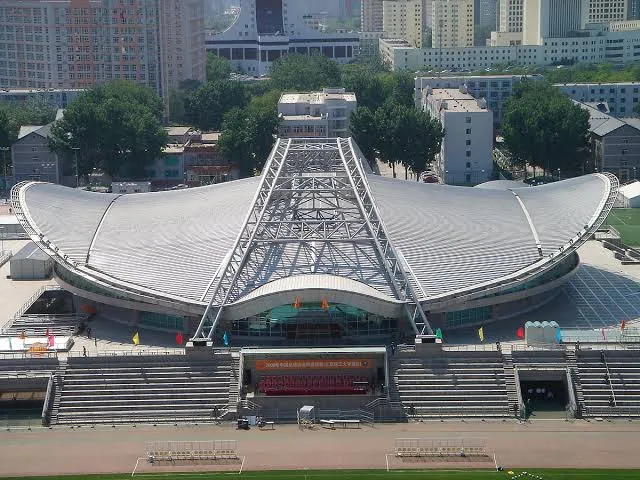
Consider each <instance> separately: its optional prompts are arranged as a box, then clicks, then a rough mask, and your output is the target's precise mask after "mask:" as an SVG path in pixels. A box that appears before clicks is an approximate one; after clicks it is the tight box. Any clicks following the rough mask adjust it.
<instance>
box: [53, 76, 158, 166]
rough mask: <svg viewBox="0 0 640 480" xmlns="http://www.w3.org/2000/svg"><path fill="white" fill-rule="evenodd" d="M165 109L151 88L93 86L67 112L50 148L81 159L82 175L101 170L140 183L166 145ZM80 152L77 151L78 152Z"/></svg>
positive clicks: (122, 84)
mask: <svg viewBox="0 0 640 480" xmlns="http://www.w3.org/2000/svg"><path fill="white" fill-rule="evenodd" d="M162 115H163V105H162V101H161V99H160V97H159V96H158V95H157V94H156V93H155V92H154V91H153V90H151V89H149V88H147V87H144V86H141V85H137V84H134V83H131V82H126V81H115V82H110V83H106V84H104V85H100V86H97V87H94V88H92V89H90V90H88V91H87V92H85V93H83V94H81V95H80V96H79V97H78V98H77V99H76V100H75V101H74V102H73V103H72V104H71V105H69V107H68V108H67V109H66V110H65V114H64V117H63V118H62V120H59V121H58V122H56V123H55V124H54V126H53V128H52V131H51V140H50V141H51V147H52V149H53V150H54V151H56V152H58V153H59V154H62V155H66V156H68V157H71V156H73V155H75V154H77V156H78V175H79V176H84V175H86V174H88V173H90V172H91V171H92V169H93V168H100V169H102V170H103V171H105V172H107V173H108V174H110V175H112V176H117V175H119V174H121V173H123V174H126V175H128V176H131V177H134V178H139V177H143V176H144V170H145V167H147V166H148V165H149V164H151V163H152V162H153V161H154V160H155V159H156V158H157V157H158V156H159V155H160V153H161V151H162V148H163V147H164V145H166V142H167V135H166V133H165V131H164V129H163V128H162V124H161V118H162ZM76 148H77V149H78V150H77V151H75V149H76Z"/></svg>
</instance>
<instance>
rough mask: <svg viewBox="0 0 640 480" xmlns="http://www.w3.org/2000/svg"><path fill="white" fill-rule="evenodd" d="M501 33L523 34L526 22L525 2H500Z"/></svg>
mask: <svg viewBox="0 0 640 480" xmlns="http://www.w3.org/2000/svg"><path fill="white" fill-rule="evenodd" d="M499 9H500V24H499V27H500V31H501V32H509V33H518V32H522V22H523V20H524V0H500V6H499Z"/></svg>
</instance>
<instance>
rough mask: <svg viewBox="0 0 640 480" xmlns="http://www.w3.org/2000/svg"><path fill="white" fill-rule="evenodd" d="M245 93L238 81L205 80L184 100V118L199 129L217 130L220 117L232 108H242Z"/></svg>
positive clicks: (220, 123) (245, 96) (244, 101)
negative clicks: (205, 81)
mask: <svg viewBox="0 0 640 480" xmlns="http://www.w3.org/2000/svg"><path fill="white" fill-rule="evenodd" d="M246 103H247V95H246V92H245V90H244V87H243V85H242V84H241V83H240V82H235V81H232V80H216V81H214V82H207V83H205V84H204V85H202V86H201V87H200V88H198V89H197V90H196V91H194V92H192V94H191V95H189V96H188V97H187V98H186V100H185V116H186V119H187V120H188V121H189V122H190V123H191V124H192V125H194V126H196V127H198V128H199V129H200V130H205V131H206V130H217V129H219V128H220V127H221V126H222V119H223V117H224V115H225V113H227V112H228V111H230V110H231V109H233V108H240V109H242V108H243V107H244V106H245V105H246Z"/></svg>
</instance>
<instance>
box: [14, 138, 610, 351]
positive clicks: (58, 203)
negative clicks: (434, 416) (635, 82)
mask: <svg viewBox="0 0 640 480" xmlns="http://www.w3.org/2000/svg"><path fill="white" fill-rule="evenodd" d="M617 186H618V185H617V181H616V179H615V177H612V176H609V175H606V174H594V175H587V176H583V177H580V178H574V179H570V180H564V181H561V182H556V183H553V184H550V185H545V186H541V187H525V188H512V186H509V188H504V189H500V188H494V189H480V188H463V187H452V186H448V185H432V184H424V183H420V182H410V181H402V180H396V179H387V178H382V177H379V176H377V175H374V174H373V173H372V172H371V169H370V168H369V166H368V163H367V162H366V160H365V159H364V158H363V157H362V154H361V153H360V151H359V149H358V147H357V145H355V144H354V143H353V141H352V140H351V139H314V140H310V139H280V140H278V142H277V143H276V145H275V147H274V149H273V151H272V153H271V155H270V157H269V160H268V161H267V163H266V165H265V167H264V170H263V173H262V176H261V177H260V178H248V179H244V180H239V181H234V182H228V183H223V184H219V185H213V186H210V187H201V188H191V189H185V190H177V191H172V192H157V193H149V194H140V195H116V194H97V193H91V192H84V191H78V190H74V189H68V188H65V187H61V186H57V185H50V184H42V183H34V182H26V183H23V184H21V185H18V186H16V187H15V188H14V189H13V190H12V195H11V201H12V207H13V209H14V212H15V213H16V215H17V217H18V219H19V220H20V222H21V224H22V225H23V226H24V228H25V229H26V230H27V232H28V234H29V235H30V237H31V238H32V239H33V241H34V242H36V243H37V244H38V246H39V247H40V248H42V249H43V250H44V251H46V252H47V253H48V254H49V255H50V256H51V257H52V258H54V259H55V261H56V267H55V275H56V279H57V281H58V282H59V283H60V285H61V286H63V287H64V288H65V289H67V290H69V291H71V292H74V293H76V294H77V295H79V296H80V297H82V298H83V299H85V301H88V302H96V303H101V304H105V305H111V306H115V307H119V308H126V309H133V310H137V311H144V312H156V313H158V314H161V315H172V316H179V317H180V318H181V319H182V320H181V322H182V321H184V325H185V329H187V330H189V331H192V332H195V333H194V338H195V339H199V340H202V341H210V340H214V341H218V340H219V339H220V337H221V333H222V332H224V331H229V332H232V334H233V335H235V336H236V338H238V337H240V338H242V337H243V336H247V335H248V336H252V335H258V336H260V337H262V338H264V339H270V340H273V341H276V340H277V341H280V342H286V341H287V339H288V338H290V337H289V336H288V335H289V334H290V332H291V330H289V329H288V328H289V326H291V325H293V326H294V330H295V328H297V327H296V325H298V326H300V325H302V324H304V325H305V329H306V330H305V331H306V332H307V333H308V334H309V335H311V334H313V332H316V333H317V334H319V333H318V327H317V325H318V324H322V325H325V327H326V325H328V323H327V322H330V323H329V324H330V325H333V326H334V327H335V328H334V327H332V328H328V327H327V328H328V329H327V328H325V330H323V331H322V332H320V333H322V334H323V335H325V334H328V335H329V336H328V337H325V340H327V341H331V340H332V339H333V340H336V341H340V339H351V341H366V340H363V339H364V338H365V337H366V338H368V337H370V336H372V335H373V336H385V337H386V338H388V336H389V335H390V334H392V333H394V332H396V333H397V332H405V333H409V334H410V335H412V334H417V333H421V332H425V333H430V332H432V331H433V329H434V328H436V327H439V326H445V325H446V322H447V319H449V315H452V316H453V317H455V318H457V319H458V320H457V323H456V326H464V325H465V324H467V323H465V322H472V323H473V322H477V321H483V322H486V321H490V320H491V319H492V318H495V317H493V314H492V309H491V308H490V307H487V305H496V304H501V303H503V304H506V303H509V302H510V303H511V308H510V311H512V312H513V311H514V310H515V309H516V307H517V306H518V305H519V306H520V308H521V309H524V308H527V309H530V308H531V305H532V302H533V304H535V302H536V301H537V300H536V298H538V297H537V296H538V295H542V296H545V297H548V295H549V292H550V291H552V290H553V289H554V288H556V287H557V285H559V284H560V283H562V282H563V281H566V279H567V278H568V277H567V275H569V274H570V273H571V272H573V271H574V270H575V268H576V267H577V265H578V260H577V256H576V255H575V254H574V252H575V249H576V248H578V246H580V245H581V244H582V243H583V242H584V241H585V240H586V239H587V238H589V236H590V235H591V234H592V233H593V232H594V231H595V230H596V229H597V228H598V226H599V225H600V224H601V222H602V221H603V220H604V218H605V217H606V215H607V214H608V212H609V210H610V208H611V206H612V205H613V202H614V200H615V197H616V196H617ZM61 211H63V212H65V213H66V214H65V215H59V214H58V213H59V212H61ZM471 311H473V312H472V313H473V315H471V314H470V313H469V312H471ZM323 312H324V313H323ZM465 312H466V313H465ZM463 314H464V315H463ZM464 318H466V319H467V320H466V321H464V320H461V319H464ZM371 322H373V323H371ZM265 325H267V326H266V327H265ZM365 327H366V332H368V333H362V332H363V331H364V330H363V329H364V328H365ZM370 327H371V329H370ZM374 327H375V328H374ZM265 328H266V329H265ZM252 332H253V333H252ZM258 332H261V333H258ZM287 332H289V333H287ZM309 332H311V333H309ZM327 332H330V333H327ZM294 333H295V332H294Z"/></svg>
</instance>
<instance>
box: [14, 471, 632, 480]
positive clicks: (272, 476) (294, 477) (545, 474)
mask: <svg viewBox="0 0 640 480" xmlns="http://www.w3.org/2000/svg"><path fill="white" fill-rule="evenodd" d="M525 471H526V472H529V473H531V474H533V475H522V476H519V477H518V475H519V474H521V473H523V472H525ZM230 475H237V474H230V473H229V472H226V473H184V474H180V473H177V472H176V473H157V474H153V473H141V474H137V475H136V476H135V478H138V477H140V478H149V479H151V478H164V479H173V478H179V479H181V480H208V479H213V480H222V479H224V478H229V476H230ZM534 475H535V476H534ZM513 477H517V478H518V479H522V480H524V479H537V478H542V479H543V480H582V479H584V480H605V479H606V480H632V479H636V478H640V471H638V470H561V469H551V470H548V469H514V470H512V471H510V470H508V469H507V470H506V471H504V472H496V471H495V470H482V471H464V470H450V471H449V470H395V471H394V470H392V471H391V472H386V471H384V470H325V471H314V470H308V471H279V472H244V473H242V475H241V478H246V479H248V480H334V479H335V480H383V479H387V478H388V479H392V480H422V479H424V480H493V479H504V480H508V479H510V478H513ZM36 478H37V479H38V480H41V479H45V478H46V479H49V480H52V479H55V480H85V479H86V480H125V479H130V478H131V475H130V474H121V475H78V476H57V477H21V479H20V480H28V479H36ZM16 480H18V479H16Z"/></svg>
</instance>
